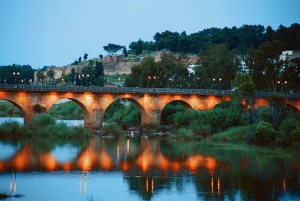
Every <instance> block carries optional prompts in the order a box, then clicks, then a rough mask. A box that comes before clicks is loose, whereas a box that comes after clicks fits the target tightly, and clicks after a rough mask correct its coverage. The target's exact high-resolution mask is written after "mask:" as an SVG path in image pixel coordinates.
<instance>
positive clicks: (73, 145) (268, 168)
mask: <svg viewBox="0 0 300 201" xmlns="http://www.w3.org/2000/svg"><path fill="white" fill-rule="evenodd" d="M2 191H4V192H7V193H11V194H12V195H14V194H23V195H24V197H22V198H12V199H11V200H20V201H23V200H30V201H31V200H51V201H52V200H72V201H76V200H82V201H84V200H122V201H126V200H130V201H131V200H153V201H154V200H182V201H184V200H189V201H192V200H264V201H265V200H299V199H300V154H299V153H298V152H285V151H283V150H281V149H272V148H261V147H255V146H247V145H230V144H214V143H211V142H210V141H205V142H170V141H167V140H164V139H160V138H154V139H142V138H140V137H133V138H127V139H126V138H122V139H114V140H108V139H102V138H100V137H99V136H96V137H95V138H93V139H89V140H78V141H59V142H54V141H51V140H38V139H31V140H24V141H15V142H10V141H0V192H2Z"/></svg>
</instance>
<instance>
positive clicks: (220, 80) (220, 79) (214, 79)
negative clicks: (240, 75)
mask: <svg viewBox="0 0 300 201" xmlns="http://www.w3.org/2000/svg"><path fill="white" fill-rule="evenodd" d="M212 81H213V83H215V82H216V81H217V79H216V78H213V79H212ZM218 81H219V82H220V83H221V82H222V78H219V79H218ZM214 85H215V84H214ZM220 85H221V84H220ZM216 89H218V82H217V87H216Z"/></svg>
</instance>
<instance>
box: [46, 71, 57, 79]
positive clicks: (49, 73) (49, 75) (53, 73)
mask: <svg viewBox="0 0 300 201" xmlns="http://www.w3.org/2000/svg"><path fill="white" fill-rule="evenodd" d="M47 75H48V77H49V78H50V79H51V80H52V79H53V78H54V75H55V71H54V70H52V69H50V70H49V71H48V73H47Z"/></svg>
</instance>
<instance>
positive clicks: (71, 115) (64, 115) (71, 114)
mask: <svg viewBox="0 0 300 201" xmlns="http://www.w3.org/2000/svg"><path fill="white" fill-rule="evenodd" d="M48 114H49V115H51V116H53V118H54V119H55V120H56V121H57V122H64V123H66V124H67V125H69V126H83V125H84V118H85V117H87V116H88V111H87V110H86V108H85V107H84V105H83V104H81V103H80V102H78V101H76V100H73V99H67V98H64V99H61V100H59V101H57V102H56V103H54V104H53V105H52V106H51V107H50V108H49V110H48Z"/></svg>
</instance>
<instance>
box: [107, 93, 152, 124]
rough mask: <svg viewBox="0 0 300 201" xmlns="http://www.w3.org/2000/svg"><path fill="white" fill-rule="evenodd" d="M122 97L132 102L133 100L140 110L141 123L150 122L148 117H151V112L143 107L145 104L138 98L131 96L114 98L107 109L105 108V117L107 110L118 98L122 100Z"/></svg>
mask: <svg viewBox="0 0 300 201" xmlns="http://www.w3.org/2000/svg"><path fill="white" fill-rule="evenodd" d="M121 99H124V100H128V101H130V102H132V103H133V104H134V105H135V106H136V107H137V108H138V109H139V111H140V123H141V124H148V119H149V114H148V113H147V111H146V109H145V108H144V107H143V105H142V104H141V103H140V102H139V101H138V100H135V99H134V98H131V97H122V96H121V97H117V98H116V99H114V100H113V101H112V102H111V103H110V104H109V105H108V106H107V107H106V108H105V109H104V112H103V117H104V114H105V112H106V111H107V109H108V108H109V107H110V106H111V105H112V104H113V103H114V102H115V101H117V100H121Z"/></svg>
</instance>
